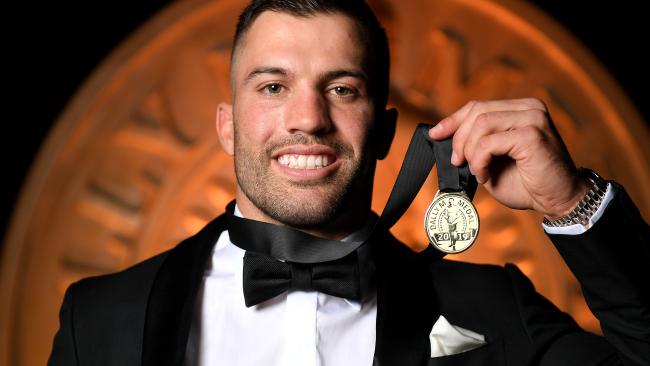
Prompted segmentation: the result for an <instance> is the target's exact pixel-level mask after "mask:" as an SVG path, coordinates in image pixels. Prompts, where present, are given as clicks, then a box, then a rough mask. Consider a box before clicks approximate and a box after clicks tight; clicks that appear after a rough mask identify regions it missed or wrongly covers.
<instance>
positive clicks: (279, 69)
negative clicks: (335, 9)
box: [218, 11, 376, 228]
mask: <svg viewBox="0 0 650 366" xmlns="http://www.w3.org/2000/svg"><path fill="white" fill-rule="evenodd" d="M364 56H365V48H364V47H363V45H362V43H361V41H360V39H359V35H358V32H357V30H356V26H355V24H354V23H353V21H352V20H351V19H350V18H348V17H346V16H344V15H340V14H332V15H329V14H319V15H316V16H313V17H296V16H292V15H289V14H285V13H280V12H271V11H267V12H265V13H262V14H261V15H260V16H259V17H258V18H257V19H256V20H255V21H254V23H253V24H252V26H251V27H250V28H249V30H248V32H247V33H246V34H245V36H244V38H243V39H242V40H241V41H240V45H239V47H238V49H237V53H236V54H235V57H234V60H233V65H232V71H231V72H232V78H233V80H232V85H233V88H234V90H233V97H234V101H233V106H232V115H231V116H232V120H233V121H234V131H229V130H228V128H225V129H224V128H223V127H221V128H220V131H219V133H220V137H221V139H222V145H223V144H224V136H222V135H224V132H223V131H226V133H225V135H228V133H229V132H230V133H231V134H234V141H233V142H234V148H233V149H234V156H235V170H236V174H237V180H238V185H239V186H238V193H237V200H238V204H239V205H240V207H246V206H248V205H249V204H250V203H252V206H250V208H252V209H254V208H256V209H259V211H260V214H262V216H264V217H263V219H266V221H277V222H281V223H284V224H287V225H290V226H294V227H300V228H315V227H323V226H327V225H331V224H333V223H336V222H337V221H340V220H341V219H342V217H343V216H345V215H346V214H345V213H346V212H357V211H358V210H357V209H355V208H358V207H355V206H354V205H355V204H356V205H357V206H359V205H361V206H363V207H362V209H365V210H366V212H367V210H368V205H369V201H370V197H371V191H372V179H373V175H374V167H375V161H376V160H375V159H376V156H375V154H374V152H373V151H372V147H371V143H370V141H369V140H370V130H371V128H373V124H374V123H375V121H374V118H375V116H374V105H373V103H372V100H371V98H370V97H369V95H368V90H367V88H366V85H367V75H366V70H365V69H364V68H363V64H364ZM226 119H227V118H226ZM219 124H220V122H219V118H218V125H219ZM225 141H226V142H225V144H226V145H228V141H227V138H226V140H225ZM225 147H226V150H229V148H228V146H225ZM242 211H244V210H242ZM249 211H250V210H249ZM244 214H245V215H247V216H257V215H255V213H253V214H252V215H251V214H250V213H249V214H247V213H246V212H244ZM258 219H259V218H258ZM269 219H270V220H269Z"/></svg>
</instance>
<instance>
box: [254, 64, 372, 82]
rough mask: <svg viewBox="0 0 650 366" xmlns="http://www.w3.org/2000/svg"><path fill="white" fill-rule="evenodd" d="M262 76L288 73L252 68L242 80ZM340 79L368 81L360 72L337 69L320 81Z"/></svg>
mask: <svg viewBox="0 0 650 366" xmlns="http://www.w3.org/2000/svg"><path fill="white" fill-rule="evenodd" d="M263 74H270V75H279V76H288V75H289V71H288V70H287V69H284V68H281V67H275V66H260V67H256V68H254V69H253V70H252V71H251V72H249V73H248V75H247V76H246V79H244V82H245V83H247V82H249V81H250V80H252V79H254V78H255V77H257V76H259V75H263ZM342 77H353V78H356V79H360V80H362V81H364V82H367V81H368V76H367V75H366V73H365V72H363V71H361V70H349V69H339V70H332V71H327V72H325V73H323V75H322V77H321V79H322V80H334V79H338V78H342Z"/></svg>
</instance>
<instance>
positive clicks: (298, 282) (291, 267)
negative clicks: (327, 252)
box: [244, 252, 361, 307]
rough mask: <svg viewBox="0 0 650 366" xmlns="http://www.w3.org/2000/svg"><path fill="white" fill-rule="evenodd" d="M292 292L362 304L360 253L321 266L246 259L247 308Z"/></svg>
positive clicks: (254, 256) (260, 256) (263, 257)
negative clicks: (334, 297) (298, 291)
mask: <svg viewBox="0 0 650 366" xmlns="http://www.w3.org/2000/svg"><path fill="white" fill-rule="evenodd" d="M289 289H296V290H302V291H311V290H315V291H319V292H322V293H326V294H328V295H333V296H338V297H342V298H346V299H350V300H356V301H360V300H361V290H360V285H359V265H358V261H357V253H356V252H352V253H351V254H349V255H347V256H345V257H343V258H341V259H337V260H334V261H328V262H322V263H295V262H281V261H279V260H276V259H274V258H271V257H269V256H266V255H263V254H257V253H253V252H246V254H245V255H244V300H245V302H246V306H247V307H251V306H253V305H256V304H259V303H261V302H263V301H266V300H268V299H270V298H273V297H275V296H277V295H279V294H281V293H283V292H285V291H287V290H289Z"/></svg>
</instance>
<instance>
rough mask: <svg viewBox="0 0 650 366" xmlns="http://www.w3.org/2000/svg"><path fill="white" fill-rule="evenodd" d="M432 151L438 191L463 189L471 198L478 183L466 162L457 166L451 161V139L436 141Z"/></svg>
mask: <svg viewBox="0 0 650 366" xmlns="http://www.w3.org/2000/svg"><path fill="white" fill-rule="evenodd" d="M433 152H434V154H435V156H436V161H437V162H438V189H439V190H440V192H460V191H465V193H466V194H467V197H469V199H470V200H471V199H472V198H473V197H474V193H475V192H476V187H477V186H478V183H477V181H476V177H474V176H473V175H472V174H471V173H470V171H469V166H468V165H467V163H465V164H463V165H462V166H460V167H457V166H455V165H453V164H452V163H451V152H452V139H451V138H448V139H446V140H442V141H436V142H435V143H434V145H433Z"/></svg>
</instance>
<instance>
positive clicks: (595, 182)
mask: <svg viewBox="0 0 650 366" xmlns="http://www.w3.org/2000/svg"><path fill="white" fill-rule="evenodd" d="M578 174H579V175H580V176H582V177H584V178H585V179H586V180H587V182H589V184H590V187H589V191H587V194H586V195H585V196H584V198H583V199H582V200H581V201H580V202H578V205H577V206H576V207H575V208H574V209H573V210H571V212H569V214H568V215H566V216H562V217H560V218H558V219H555V220H553V221H551V220H549V219H547V218H546V217H545V218H544V224H545V225H546V226H551V227H561V226H571V225H575V224H582V225H583V226H585V225H587V223H589V219H591V216H593V215H594V213H595V212H596V210H598V207H600V204H601V203H602V202H603V199H604V198H605V193H607V182H606V181H605V180H604V179H603V178H601V177H600V176H599V175H598V174H596V172H594V171H593V170H591V169H588V168H580V169H578Z"/></svg>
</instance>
